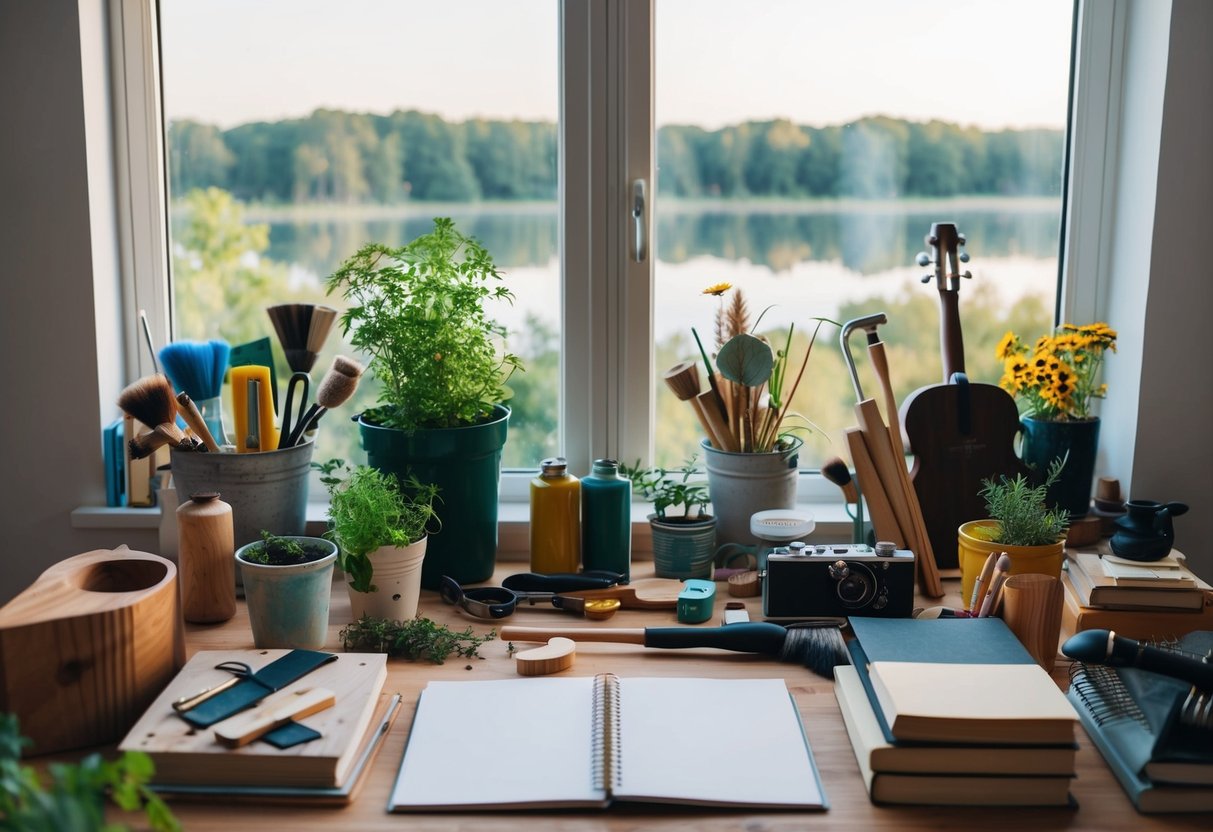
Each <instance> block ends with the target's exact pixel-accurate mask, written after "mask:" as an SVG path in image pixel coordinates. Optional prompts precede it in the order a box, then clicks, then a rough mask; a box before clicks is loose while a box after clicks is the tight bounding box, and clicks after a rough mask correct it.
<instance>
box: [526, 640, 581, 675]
mask: <svg viewBox="0 0 1213 832" xmlns="http://www.w3.org/2000/svg"><path fill="white" fill-rule="evenodd" d="M576 656H577V642H575V641H573V640H572V639H567V638H559V637H557V638H554V639H551V640H550V641H548V643H547V644H545V645H543V646H542V647H536V648H534V649H533V650H523V651H522V652H521V653H517V654H515V656H514V668H515V669H516V670H517V671H518V675H519V676H547V675H549V674H551V673H559V672H560V671H562V670H568V669H569V668H570V667H572V666H573V659H574V658H575V657H576Z"/></svg>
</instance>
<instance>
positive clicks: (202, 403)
mask: <svg viewBox="0 0 1213 832" xmlns="http://www.w3.org/2000/svg"><path fill="white" fill-rule="evenodd" d="M231 352H232V348H231V346H229V345H228V343H227V342H226V341H222V340H219V339H217V338H216V339H211V340H210V341H174V342H173V343H171V344H168V345H167V346H165V347H164V348H163V349H161V350H160V363H161V364H162V365H163V366H164V371H165V373H167V374H168V377H169V379H170V380H171V381H172V382H173V387H174V388H176V389H177V390H179V391H181V392H184V393H185V394H186V395H188V396H189V397H190V398H191V399H193V400H194V403H195V404H196V405H197V406H198V409H199V411H200V412H201V413H202V418H203V420H204V421H205V422H206V424H207V428H209V429H210V431H211V433H212V434H213V435H214V437H215V439H216V441H218V442H219V443H220V444H222V443H223V442H224V441H225V439H226V434H225V433H224V430H223V414H222V409H221V407H220V403H219V402H220V399H219V395H220V393H221V392H222V391H223V377H224V375H225V374H226V373H227V365H228V359H229V357H230V356H231Z"/></svg>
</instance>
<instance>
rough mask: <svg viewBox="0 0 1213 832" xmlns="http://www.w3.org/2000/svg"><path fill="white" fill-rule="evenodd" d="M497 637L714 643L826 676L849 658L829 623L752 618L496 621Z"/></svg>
mask: <svg viewBox="0 0 1213 832" xmlns="http://www.w3.org/2000/svg"><path fill="white" fill-rule="evenodd" d="M501 638H502V640H504V641H543V642H546V641H548V640H550V639H553V638H568V639H572V640H573V641H575V642H578V641H580V642H590V641H596V642H608V643H612V644H642V645H644V646H645V647H659V648H665V649H683V648H688V647H715V648H717V649H720V650H732V651H733V652H736V653H759V654H761V655H764V656H774V657H775V658H778V659H779V660H780V661H785V662H792V663H796V664H803V665H804V666H805V667H807V668H808V669H809V670H811V671H813V672H814V673H817V674H820V675H822V676H825V677H826V678H827V679H830V678H833V676H834V667H835V666H836V665H840V664H849V663H850V660H849V657H848V654H847V649H846V645H845V643H844V641H843V638H842V633H841V631H840V630H839V629H838V627H837V626H832V625H831V626H820V627H795V626H793V627H783V626H780V625H779V624H772V623H770V622H766V621H762V622H758V621H755V622H744V623H738V624H729V625H727V626H724V627H643V628H640V627H636V628H627V627H592V628H591V627H502V628H501Z"/></svg>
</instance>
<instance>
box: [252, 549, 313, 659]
mask: <svg viewBox="0 0 1213 832" xmlns="http://www.w3.org/2000/svg"><path fill="white" fill-rule="evenodd" d="M290 539H291V540H296V541H298V542H299V543H300V544H302V545H303V546H305V547H312V546H314V547H317V548H319V549H322V550H323V551H324V552H325V555H324V556H323V557H321V558H320V559H319V560H313V561H308V562H307V563H299V564H291V565H289V566H271V565H268V564H262V563H250V562H249V561H247V560H245V559H244V557H243V555H244V554H245V553H246V552H247V551H248V550H249V549H251V548H253V547H255V546H260V545H261V542H260V541H257V542H255V543H249V544H246V545H244V546H241V547H240V548H239V549H237V550H236V565H237V566H239V567H240V572H241V574H242V575H243V576H244V599H245V601H246V602H247V604H248V615H249V623H250V625H252V628H253V645H254V646H256V647H258V648H267V647H283V648H294V649H302V650H321V649H323V648H324V643H325V641H326V640H327V638H328V627H329V599H330V598H331V597H332V594H333V565H334V563H336V561H337V546H336V545H335V544H334V543H332V542H331V541H328V540H325V539H323V538H319V537H295V536H291V537H290Z"/></svg>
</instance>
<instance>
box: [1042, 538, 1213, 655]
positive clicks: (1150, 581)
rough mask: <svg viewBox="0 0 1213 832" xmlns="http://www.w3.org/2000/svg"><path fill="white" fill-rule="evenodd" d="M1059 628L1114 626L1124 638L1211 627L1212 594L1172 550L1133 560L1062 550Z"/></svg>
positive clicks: (1152, 636) (1102, 627)
mask: <svg viewBox="0 0 1213 832" xmlns="http://www.w3.org/2000/svg"><path fill="white" fill-rule="evenodd" d="M1062 586H1063V587H1064V588H1065V607H1064V610H1063V616H1064V624H1063V629H1065V630H1067V631H1069V632H1074V633H1077V632H1081V631H1082V630H1093V629H1100V630H1115V631H1116V632H1118V633H1120V634H1121V635H1124V636H1128V637H1129V638H1135V639H1142V638H1156V637H1162V636H1168V637H1177V636H1181V635H1184V634H1185V633H1190V632H1192V631H1194V630H1208V629H1213V593H1211V592H1210V586H1209V585H1208V584H1207V583H1205V582H1204V581H1202V580H1201V579H1200V578H1199V577H1197V576H1196V575H1195V574H1194V573H1193V572H1192V571H1191V570H1190V569H1188V567H1187V562H1186V560H1185V559H1184V556H1183V554H1182V553H1180V552H1178V551H1174V550H1172V552H1171V554H1170V555H1168V556H1167V557H1166V558H1163V559H1162V560H1160V561H1154V562H1152V563H1137V562H1134V561H1128V560H1122V559H1120V558H1117V557H1115V556H1114V555H1108V554H1104V555H1100V554H1099V553H1098V552H1095V551H1081V550H1080V551H1070V552H1067V553H1066V569H1065V572H1064V573H1063V575H1062Z"/></svg>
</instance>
